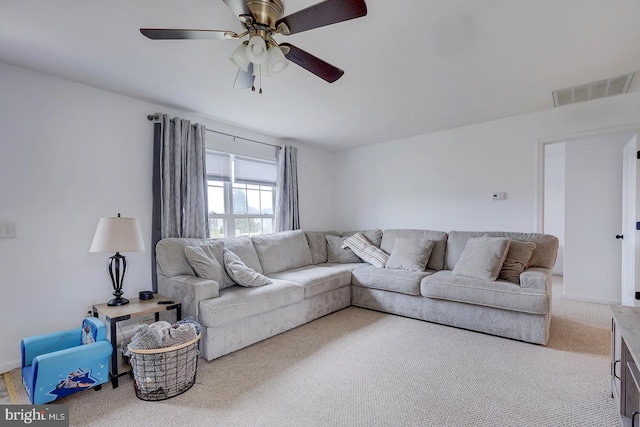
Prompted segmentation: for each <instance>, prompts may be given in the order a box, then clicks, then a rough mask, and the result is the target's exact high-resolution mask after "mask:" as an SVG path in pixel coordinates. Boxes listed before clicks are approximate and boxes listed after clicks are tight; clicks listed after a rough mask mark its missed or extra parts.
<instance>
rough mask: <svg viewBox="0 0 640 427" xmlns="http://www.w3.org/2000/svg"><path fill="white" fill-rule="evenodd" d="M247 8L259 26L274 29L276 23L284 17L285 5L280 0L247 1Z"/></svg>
mask: <svg viewBox="0 0 640 427" xmlns="http://www.w3.org/2000/svg"><path fill="white" fill-rule="evenodd" d="M246 3H247V6H249V9H250V10H251V12H252V13H253V16H254V17H255V18H256V22H257V23H259V24H263V25H267V26H269V27H270V28H274V27H275V24H276V21H277V20H278V19H280V18H282V16H283V15H284V5H283V4H282V2H281V1H280V0H246Z"/></svg>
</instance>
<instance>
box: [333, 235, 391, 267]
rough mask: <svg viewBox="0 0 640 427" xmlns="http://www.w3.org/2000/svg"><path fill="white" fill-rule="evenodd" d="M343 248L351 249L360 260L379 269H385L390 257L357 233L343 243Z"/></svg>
mask: <svg viewBox="0 0 640 427" xmlns="http://www.w3.org/2000/svg"><path fill="white" fill-rule="evenodd" d="M341 248H342V249H345V248H350V249H351V250H352V251H353V253H355V254H356V255H357V256H358V257H359V258H362V259H363V260H364V261H365V262H368V263H369V264H371V265H373V266H374V267H378V268H384V266H385V264H386V263H387V260H388V259H389V255H387V254H386V253H385V252H384V251H383V250H382V249H379V248H377V247H375V246H373V245H372V244H371V243H370V242H369V241H368V240H367V238H366V237H364V236H363V235H362V233H356V234H354V235H353V236H351V237H348V238H346V239H345V240H344V241H343V242H342V245H341Z"/></svg>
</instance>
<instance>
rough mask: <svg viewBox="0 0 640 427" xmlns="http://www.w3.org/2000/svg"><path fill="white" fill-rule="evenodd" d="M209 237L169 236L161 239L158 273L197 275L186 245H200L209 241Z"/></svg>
mask: <svg viewBox="0 0 640 427" xmlns="http://www.w3.org/2000/svg"><path fill="white" fill-rule="evenodd" d="M208 241H209V240H208V239H186V238H179V237H169V238H166V239H162V240H160V241H159V242H158V243H157V244H156V266H157V272H158V274H161V275H163V276H166V277H175V276H182V275H185V274H186V275H189V276H195V275H196V273H195V271H193V267H191V264H190V263H189V260H188V259H187V256H186V255H185V253H184V248H185V247H186V246H200V245H204V244H206V243H207V242H208Z"/></svg>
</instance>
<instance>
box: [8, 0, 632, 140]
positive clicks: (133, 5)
mask: <svg viewBox="0 0 640 427" xmlns="http://www.w3.org/2000/svg"><path fill="white" fill-rule="evenodd" d="M283 2H284V4H285V15H288V14H291V13H293V12H295V11H298V10H300V9H303V8H305V7H308V6H311V5H313V4H315V3H317V0H283ZM366 3H367V7H368V15H367V16H365V17H363V18H359V19H355V20H351V21H346V22H342V23H339V24H335V25H331V26H327V27H322V28H318V29H314V30H310V31H308V32H304V33H300V34H295V35H291V36H288V37H287V36H282V35H280V36H277V37H276V38H277V40H278V41H279V42H283V41H286V42H289V43H291V44H294V45H296V46H298V47H300V48H302V49H304V50H306V51H308V52H310V53H312V54H314V55H316V56H318V57H320V58H321V59H324V60H325V61H327V62H329V63H331V64H333V65H336V66H338V67H340V68H342V69H343V70H345V75H344V76H343V77H342V78H341V79H340V80H338V81H337V82H336V83H333V84H329V83H326V82H325V81H324V80H321V79H319V78H317V77H316V76H314V75H313V74H311V73H309V72H308V71H306V70H304V69H302V68H300V67H298V66H296V65H295V64H291V65H290V66H289V68H287V69H286V70H285V71H284V72H282V73H280V74H275V75H273V76H271V77H268V78H263V81H262V88H263V91H264V93H263V94H262V95H259V94H258V93H257V92H251V91H250V90H237V89H233V88H232V84H233V81H234V78H235V75H236V68H235V67H234V65H233V64H232V63H231V62H230V61H229V60H228V57H229V55H230V54H231V53H232V52H233V51H234V49H235V48H236V47H237V45H238V44H239V42H238V41H228V40H210V41H209V40H197V41H192V40H188V41H187V40H184V41H183V40H179V41H152V40H148V39H146V38H145V37H143V36H142V35H141V34H140V33H139V31H138V29H139V28H140V27H152V28H153V27H156V28H157V27H160V28H198V29H220V30H232V31H235V32H240V31H241V30H242V27H241V25H240V23H239V21H238V20H237V19H236V18H235V17H234V16H233V15H232V14H231V11H230V10H229V9H228V8H227V7H226V5H225V4H224V3H223V2H222V0H181V1H179V0H108V1H100V2H98V1H96V0H55V1H52V0H21V1H15V0H0V61H4V62H8V63H11V64H16V65H19V66H23V67H26V68H30V69H33V70H37V71H42V72H45V73H49V74H52V75H56V76H60V77H63V78H65V79H69V80H73V81H77V82H80V83H85V84H88V85H91V86H95V87H99V88H103V89H107V90H110V91H114V92H117V93H121V94H126V95H130V96H134V97H137V98H141V99H144V100H149V101H152V102H156V103H159V104H163V105H166V106H169V107H176V108H179V109H183V110H188V111H193V112H196V113H199V114H202V115H205V116H209V117H212V118H215V119H217V120H220V121H223V122H228V123H231V124H235V125H238V126H241V127H245V128H248V129H253V130H258V131H261V132H263V133H266V134H269V135H273V136H276V137H282V138H290V139H293V140H298V141H301V142H305V143H308V144H312V145H316V146H322V147H325V148H327V149H330V150H335V149H342V148H347V147H355V146H359V145H365V144H371V143H376V142H381V141H388V140H394V139H398V138H402V137H407V136H412V135H418V134H424V133H429V132H433V131H437V130H442V129H448V128H452V127H458V126H463V125H467V124H472V123H479V122H484V121H488V120H492V119H497V118H502V117H507V116H513V115H517V114H523V113H528V112H533V111H539V110H544V109H548V108H552V107H553V98H552V95H551V92H552V91H553V90H555V89H561V88H565V87H568V86H573V85H577V84H582V83H587V82H590V81H593V80H601V79H605V78H608V77H613V76H617V75H620V74H626V73H630V72H633V71H635V70H639V69H640V49H639V48H638V41H640V1H638V0H446V1H443V0H404V1H389V0H366ZM639 81H640V73H639V74H638V75H636V77H635V79H634V81H633V83H632V90H637V89H638V88H639V87H640V83H639ZM0 102H1V101H0ZM150 113H152V111H150Z"/></svg>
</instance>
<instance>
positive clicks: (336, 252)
mask: <svg viewBox="0 0 640 427" xmlns="http://www.w3.org/2000/svg"><path fill="white" fill-rule="evenodd" d="M325 239H327V262H333V263H338V264H347V263H350V262H361V261H360V258H358V256H357V255H356V254H355V253H353V251H352V250H351V249H349V248H345V249H343V248H342V242H344V241H345V240H346V239H348V237H339V236H331V235H329V234H327V235H326V236H325Z"/></svg>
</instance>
